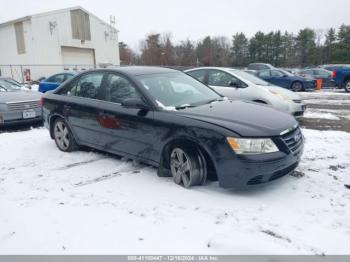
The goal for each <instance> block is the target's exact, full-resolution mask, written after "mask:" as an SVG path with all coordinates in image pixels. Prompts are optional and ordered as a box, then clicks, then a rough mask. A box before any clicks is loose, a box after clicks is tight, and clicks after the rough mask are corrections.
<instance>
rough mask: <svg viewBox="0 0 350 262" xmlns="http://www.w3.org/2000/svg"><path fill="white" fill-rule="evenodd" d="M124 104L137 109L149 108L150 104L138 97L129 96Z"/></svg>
mask: <svg viewBox="0 0 350 262" xmlns="http://www.w3.org/2000/svg"><path fill="white" fill-rule="evenodd" d="M122 106H123V107H126V108H135V109H149V106H148V105H147V104H146V103H145V102H143V101H142V100H141V99H138V98H127V99H125V100H124V101H123V102H122Z"/></svg>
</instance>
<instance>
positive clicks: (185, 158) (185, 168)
mask: <svg viewBox="0 0 350 262" xmlns="http://www.w3.org/2000/svg"><path fill="white" fill-rule="evenodd" d="M170 169H171V174H172V176H173V178H174V182H175V183H176V184H179V185H183V186H184V187H186V188H189V187H191V186H192V185H196V184H198V183H199V182H200V181H199V180H200V179H199V176H198V172H196V171H195V170H194V169H193V163H191V159H190V157H189V155H187V154H186V153H185V151H184V150H182V149H181V148H174V149H173V151H172V152H171V155H170Z"/></svg>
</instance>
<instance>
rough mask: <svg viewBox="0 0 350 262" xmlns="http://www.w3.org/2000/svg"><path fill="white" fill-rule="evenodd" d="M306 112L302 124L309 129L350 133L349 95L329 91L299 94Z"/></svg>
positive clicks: (342, 91)
mask: <svg viewBox="0 0 350 262" xmlns="http://www.w3.org/2000/svg"><path fill="white" fill-rule="evenodd" d="M299 95H300V96H301V97H302V99H303V101H304V103H305V104H306V111H305V114H304V119H303V120H302V124H303V125H304V126H305V127H307V128H309V129H317V130H329V129H331V130H340V131H347V132H350V93H346V92H345V90H343V89H333V90H332V89H330V90H321V91H315V92H302V93H299Z"/></svg>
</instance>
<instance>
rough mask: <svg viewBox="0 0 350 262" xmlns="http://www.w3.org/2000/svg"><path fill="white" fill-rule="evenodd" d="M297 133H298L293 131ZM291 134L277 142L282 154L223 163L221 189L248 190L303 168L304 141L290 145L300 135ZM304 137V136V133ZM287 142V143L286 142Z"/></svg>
mask: <svg viewBox="0 0 350 262" xmlns="http://www.w3.org/2000/svg"><path fill="white" fill-rule="evenodd" d="M293 132H295V131H293ZM293 132H291V133H289V134H287V135H285V136H286V138H283V139H282V138H274V139H273V140H274V142H275V143H276V145H277V146H278V148H279V150H280V151H279V152H275V153H270V154H262V155H241V156H238V155H237V156H236V157H235V158H233V159H226V160H221V161H220V167H219V169H218V170H217V171H218V172H217V174H218V179H219V185H220V186H221V187H223V188H247V187H249V186H251V185H257V184H263V183H267V182H271V181H273V180H276V179H279V178H281V177H283V176H285V175H288V174H290V173H291V172H292V171H293V170H294V169H295V168H296V167H297V166H298V164H299V162H300V159H301V156H302V154H303V150H304V138H303V136H302V135H301V140H300V141H299V142H295V144H294V143H292V144H290V145H289V146H288V145H287V143H290V142H288V141H289V140H288V139H291V138H293V137H294V136H295V134H296V133H293ZM300 134H301V133H300ZM286 141H287V142H286Z"/></svg>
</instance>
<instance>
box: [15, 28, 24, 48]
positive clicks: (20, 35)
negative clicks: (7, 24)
mask: <svg viewBox="0 0 350 262" xmlns="http://www.w3.org/2000/svg"><path fill="white" fill-rule="evenodd" d="M15 33H16V43H17V53H18V54H24V53H25V52H26V46H25V43H24V30H23V22H18V23H15Z"/></svg>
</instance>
